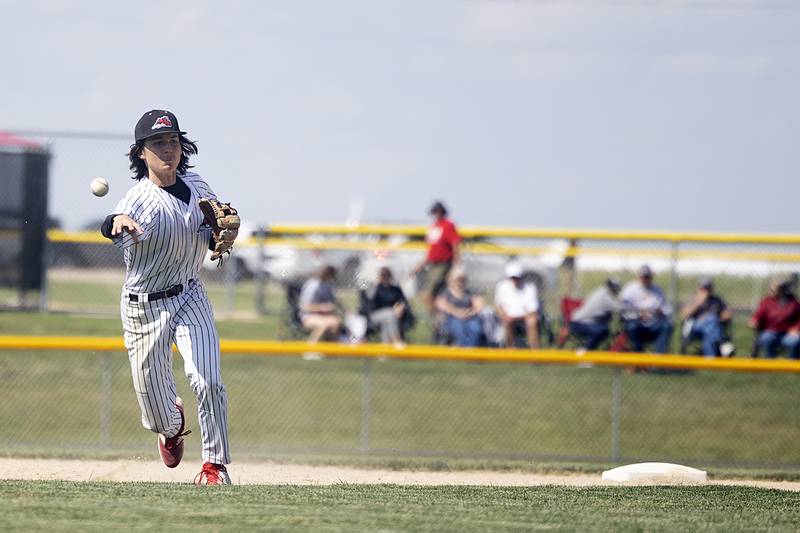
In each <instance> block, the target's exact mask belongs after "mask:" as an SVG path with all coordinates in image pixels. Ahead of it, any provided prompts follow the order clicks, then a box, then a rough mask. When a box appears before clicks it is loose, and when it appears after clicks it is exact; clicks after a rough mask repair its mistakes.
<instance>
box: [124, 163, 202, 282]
mask: <svg viewBox="0 0 800 533" xmlns="http://www.w3.org/2000/svg"><path fill="white" fill-rule="evenodd" d="M180 178H181V179H182V180H183V182H184V183H186V185H187V186H188V187H189V190H190V191H191V194H192V196H191V199H190V200H189V204H188V205H186V204H184V203H183V202H181V201H180V200H179V199H178V198H175V197H174V196H173V195H171V194H169V193H168V192H167V191H165V190H163V189H162V188H161V187H159V186H158V185H156V184H155V183H153V182H152V181H150V180H149V179H143V180H141V181H140V182H139V183H138V184H137V185H135V186H134V187H132V188H131V189H130V190H129V191H128V193H127V194H126V195H125V197H124V198H122V200H120V202H119V203H118V204H117V207H116V208H115V209H114V213H118V214H123V215H128V216H129V217H131V218H132V219H133V220H135V221H136V222H138V223H139V225H140V226H141V227H142V230H143V233H142V234H137V238H138V239H139V244H138V245H136V246H134V240H133V237H132V236H131V235H130V234H129V233H128V232H125V231H123V232H122V233H121V234H120V235H117V236H115V238H114V239H113V240H114V243H115V244H116V245H117V247H119V248H120V249H122V250H123V255H124V259H125V266H126V268H127V272H126V274H125V287H124V289H125V290H127V291H129V292H137V293H146V292H154V291H160V290H163V289H166V288H168V287H171V286H173V285H177V284H178V283H181V284H184V283H186V281H187V280H189V279H191V278H194V277H196V276H197V273H198V272H199V271H200V268H201V266H202V264H203V259H204V258H205V255H206V252H207V251H208V242H209V239H210V238H211V228H209V227H208V226H204V225H203V213H202V212H201V211H200V208H199V207H198V206H197V201H198V200H199V199H200V198H203V197H205V198H216V195H215V194H214V192H213V191H212V190H211V188H210V187H209V186H208V184H207V183H206V182H205V181H203V179H202V178H201V177H200V176H198V175H197V174H195V173H193V172H187V173H186V174H184V175H182V176H180Z"/></svg>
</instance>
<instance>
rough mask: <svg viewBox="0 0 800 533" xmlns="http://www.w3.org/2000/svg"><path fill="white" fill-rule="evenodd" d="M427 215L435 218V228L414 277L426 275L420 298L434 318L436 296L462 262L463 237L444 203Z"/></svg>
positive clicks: (429, 230)
mask: <svg viewBox="0 0 800 533" xmlns="http://www.w3.org/2000/svg"><path fill="white" fill-rule="evenodd" d="M428 214H429V215H430V216H431V217H433V224H431V226H430V227H429V228H428V233H427V235H426V237H425V240H426V241H427V243H428V252H427V254H426V255H425V258H424V259H423V260H422V261H421V262H420V263H419V264H418V265H417V266H416V268H415V269H414V273H415V274H420V273H421V274H422V275H423V278H422V282H421V284H420V294H421V297H422V301H423V302H424V303H425V305H426V307H427V308H428V311H429V312H430V314H431V316H434V313H435V309H436V308H435V305H434V302H435V299H436V295H437V294H439V292H441V291H442V289H443V288H444V287H445V285H446V283H447V274H448V273H449V272H450V269H451V268H452V267H453V265H456V264H458V262H459V259H460V256H459V244H460V243H461V236H460V235H459V234H458V230H457V229H456V226H455V224H453V222H452V221H451V220H450V219H449V218H448V216H447V208H446V207H445V206H444V204H443V203H442V202H438V201H437V202H434V203H433V205H432V206H431V208H430V209H429V210H428Z"/></svg>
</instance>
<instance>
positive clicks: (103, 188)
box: [89, 178, 108, 196]
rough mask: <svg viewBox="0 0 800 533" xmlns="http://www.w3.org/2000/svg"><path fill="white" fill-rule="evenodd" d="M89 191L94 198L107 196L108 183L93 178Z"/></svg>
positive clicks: (101, 179)
mask: <svg viewBox="0 0 800 533" xmlns="http://www.w3.org/2000/svg"><path fill="white" fill-rule="evenodd" d="M89 190H90V191H92V194H94V195H95V196H105V195H106V194H108V182H107V181H106V180H105V179H103V178H95V179H93V180H92V183H91V184H90V185H89Z"/></svg>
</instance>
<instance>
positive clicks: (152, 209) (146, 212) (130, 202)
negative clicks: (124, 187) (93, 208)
mask: <svg viewBox="0 0 800 533" xmlns="http://www.w3.org/2000/svg"><path fill="white" fill-rule="evenodd" d="M114 213H116V214H120V215H127V216H129V217H130V218H131V219H133V221H134V222H136V223H137V224H139V225H140V226H141V227H142V232H141V233H137V234H136V238H137V239H138V240H139V242H141V241H144V240H147V238H148V237H149V235H150V233H151V232H152V229H153V226H154V225H155V224H157V223H158V220H157V219H158V217H157V213H158V210H157V209H156V204H155V201H154V199H153V198H152V197H151V196H150V195H148V194H147V192H146V189H145V187H142V182H140V183H139V184H138V185H136V186H134V187H132V188H131V189H130V190H129V191H128V192H127V193H126V194H125V196H124V197H123V198H122V199H121V200H120V201H119V202H118V203H117V206H116V207H115V208H114ZM111 240H112V241H113V242H114V244H115V245H116V246H117V248H119V249H120V250H125V249H127V248H130V247H131V246H133V245H134V244H136V243H135V241H134V240H133V236H132V235H131V234H130V233H128V232H127V231H123V232H122V233H120V234H119V235H114V236H113V237H112V239H111Z"/></svg>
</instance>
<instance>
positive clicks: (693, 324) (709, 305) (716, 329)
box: [681, 278, 733, 357]
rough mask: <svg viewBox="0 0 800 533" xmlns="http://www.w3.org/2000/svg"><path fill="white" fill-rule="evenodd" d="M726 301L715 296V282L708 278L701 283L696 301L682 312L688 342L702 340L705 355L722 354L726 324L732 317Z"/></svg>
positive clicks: (687, 305)
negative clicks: (721, 347)
mask: <svg viewBox="0 0 800 533" xmlns="http://www.w3.org/2000/svg"><path fill="white" fill-rule="evenodd" d="M732 316H733V315H732V313H731V310H730V309H728V305H727V304H726V303H725V301H724V300H723V299H722V298H720V297H719V296H717V295H716V294H714V281H713V280H712V279H711V278H706V279H704V280H702V281H701V282H700V287H698V289H697V294H695V297H694V299H693V300H692V301H691V302H689V303H688V304H686V305H685V306H684V307H683V309H682V310H681V319H682V320H683V321H684V327H685V330H686V331H687V332H688V333H687V334H686V337H687V340H692V339H700V342H701V343H702V346H703V355H705V356H706V357H714V356H717V355H719V354H720V345H721V344H722V339H723V332H724V326H723V325H724V323H725V322H729V321H730V319H731V317H732Z"/></svg>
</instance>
